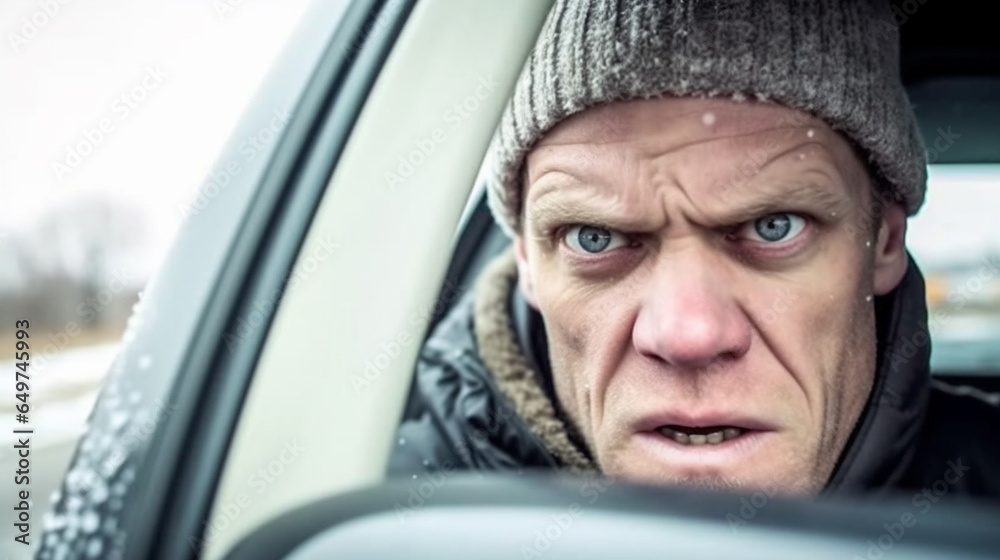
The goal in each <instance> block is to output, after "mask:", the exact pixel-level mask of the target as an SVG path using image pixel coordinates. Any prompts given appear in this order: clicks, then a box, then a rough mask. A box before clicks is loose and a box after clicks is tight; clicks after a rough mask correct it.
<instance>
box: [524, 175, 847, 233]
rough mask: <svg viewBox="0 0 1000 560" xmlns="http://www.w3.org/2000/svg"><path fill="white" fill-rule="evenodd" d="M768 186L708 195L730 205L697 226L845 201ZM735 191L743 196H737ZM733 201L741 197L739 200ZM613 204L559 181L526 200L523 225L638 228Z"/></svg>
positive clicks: (817, 191) (799, 185)
mask: <svg viewBox="0 0 1000 560" xmlns="http://www.w3.org/2000/svg"><path fill="white" fill-rule="evenodd" d="M774 184H775V185H776V186H773V187H770V188H768V189H767V190H766V191H763V192H761V190H760V189H759V188H753V186H752V182H750V181H748V182H746V183H744V184H742V185H739V186H738V187H735V188H734V189H733V190H731V191H730V192H728V193H723V194H722V195H719V194H713V195H712V197H713V198H716V199H717V198H718V197H720V196H722V197H730V198H731V199H732V200H733V201H734V202H733V204H732V205H731V206H732V207H730V208H721V209H719V210H717V211H712V212H711V213H710V215H709V216H707V218H708V220H709V221H708V222H707V223H705V224H703V225H705V226H706V227H722V226H732V225H737V224H741V223H744V222H748V221H750V220H753V219H756V218H759V217H761V216H766V215H768V214H774V213H778V212H794V211H812V212H815V213H819V212H822V211H827V210H829V211H832V212H837V211H842V210H844V207H845V203H846V202H847V200H848V197H847V196H846V194H841V193H838V192H836V191H834V190H832V189H831V188H829V187H826V186H823V185H821V184H820V183H819V182H817V181H804V182H798V181H796V182H794V183H791V182H789V183H786V184H787V186H785V184H782V183H774ZM740 190H742V191H743V192H738V191H740ZM567 191H568V192H567ZM569 192H572V193H573V194H569ZM577 193H580V194H577ZM583 193H586V194H583ZM739 199H745V202H741V201H739ZM617 201H618V199H617V197H614V198H612V197H609V196H607V195H606V194H605V193H602V192H600V191H598V190H597V189H595V188H593V187H587V186H580V187H576V186H569V185H568V184H566V183H563V185H561V186H560V187H550V188H549V189H546V191H545V192H543V193H542V194H541V195H539V196H538V197H537V198H536V199H535V200H534V201H532V203H531V206H532V211H531V212H530V216H531V217H530V219H529V220H527V221H528V223H529V224H530V226H532V228H533V229H535V228H536V227H537V226H538V225H539V224H542V225H544V226H546V227H549V226H550V225H552V224H595V225H602V226H606V227H611V228H613V229H624V230H629V229H635V230H641V229H643V225H642V223H641V221H640V220H638V219H636V217H635V216H629V215H623V214H621V213H614V212H609V211H608V210H607V208H608V207H609V206H614V205H616V203H617ZM539 229H544V228H539ZM538 233H542V232H540V231H539V232H538Z"/></svg>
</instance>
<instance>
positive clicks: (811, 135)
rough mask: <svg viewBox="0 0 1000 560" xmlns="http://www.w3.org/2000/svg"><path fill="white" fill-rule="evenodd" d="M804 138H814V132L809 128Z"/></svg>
mask: <svg viewBox="0 0 1000 560" xmlns="http://www.w3.org/2000/svg"><path fill="white" fill-rule="evenodd" d="M806 136H808V137H809V138H812V137H813V136H816V131H815V130H813V129H811V128H810V129H809V132H806Z"/></svg>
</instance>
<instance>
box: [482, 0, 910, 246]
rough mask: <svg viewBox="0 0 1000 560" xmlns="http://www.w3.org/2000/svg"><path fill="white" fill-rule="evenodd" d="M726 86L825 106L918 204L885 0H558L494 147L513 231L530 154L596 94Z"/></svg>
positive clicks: (496, 175)
mask: <svg viewBox="0 0 1000 560" xmlns="http://www.w3.org/2000/svg"><path fill="white" fill-rule="evenodd" d="M667 96H678V97H683V96H702V97H716V96H727V97H733V98H735V99H738V100H739V99H748V100H758V101H767V102H774V103H778V104H781V105H784V106H787V107H791V108H794V109H798V110H801V111H804V112H805V113H808V114H810V115H814V116H816V117H818V118H820V119H822V120H824V121H825V122H827V123H828V124H829V125H830V126H831V127H832V128H833V129H834V130H837V131H839V132H841V133H842V134H843V135H845V136H846V137H847V138H848V139H850V140H851V141H852V142H853V143H854V144H856V145H857V146H858V147H859V148H860V150H861V151H862V152H863V153H864V154H866V155H867V157H868V160H869V161H868V164H869V168H870V169H871V170H872V171H873V172H874V173H875V174H876V175H877V178H878V179H879V180H880V181H881V182H882V183H885V184H886V185H887V186H889V187H891V188H892V190H893V191H894V192H895V194H896V196H897V198H898V199H899V201H900V202H901V203H902V204H903V206H904V208H905V209H906V211H907V213H908V214H910V215H912V214H914V213H915V212H916V211H917V209H918V208H919V207H920V205H921V204H922V202H923V198H924V191H925V188H926V161H925V152H924V147H923V143H922V141H921V138H920V135H919V131H918V128H917V124H916V119H915V117H914V114H913V110H912V108H911V106H910V103H909V100H908V99H907V96H906V92H905V90H904V89H903V86H902V82H901V80H900V75H899V33H898V28H897V27H896V25H895V24H894V22H893V19H892V17H891V13H890V11H889V6H888V3H887V2H879V1H876V0H808V1H806V0H739V1H737V0H713V1H711V2H709V1H697V0H694V1H692V0H687V1H685V0H556V2H555V4H554V6H553V8H552V11H551V13H550V14H549V17H548V19H547V20H546V23H545V25H544V26H543V28H542V31H541V33H540V35H539V38H538V42H537V44H536V46H535V48H534V50H533V52H532V54H531V55H530V57H529V59H528V61H527V64H526V66H525V68H524V70H523V71H522V74H521V76H520V78H519V80H518V83H517V85H516V88H515V91H514V95H513V97H512V99H511V101H510V103H509V104H508V106H507V108H506V110H505V111H504V114H503V118H502V120H501V122H500V125H499V127H498V129H497V132H496V134H495V136H494V139H493V143H492V145H491V151H492V154H491V155H492V159H493V161H494V166H495V167H494V168H493V170H492V173H491V176H490V178H489V179H488V181H489V183H488V185H487V191H488V196H489V203H490V208H491V209H492V211H493V213H494V216H495V217H496V218H497V220H498V222H499V223H500V225H501V226H502V227H503V228H504V229H505V231H507V233H508V234H511V235H513V233H514V232H515V231H517V230H518V227H519V224H518V219H519V216H520V213H521V208H520V203H521V202H520V201H521V194H520V188H521V185H520V179H521V178H520V171H521V168H522V166H523V163H524V158H525V155H526V154H527V153H528V152H529V151H530V150H531V148H532V147H533V146H534V144H535V143H536V142H538V140H539V139H540V138H541V137H542V136H543V135H544V134H545V133H546V132H547V131H549V130H550V129H551V128H552V127H554V126H555V125H556V124H558V123H559V122H561V121H562V120H564V119H566V118H567V117H569V116H571V115H573V114H575V113H578V112H580V111H582V110H584V109H587V108H588V107H592V106H595V105H598V104H602V103H607V102H614V101H627V100H634V99H646V98H656V97H667Z"/></svg>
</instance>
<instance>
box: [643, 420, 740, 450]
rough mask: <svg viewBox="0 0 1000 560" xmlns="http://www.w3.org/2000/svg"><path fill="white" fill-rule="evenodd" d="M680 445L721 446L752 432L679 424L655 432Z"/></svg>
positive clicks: (734, 427) (660, 428)
mask: <svg viewBox="0 0 1000 560" xmlns="http://www.w3.org/2000/svg"><path fill="white" fill-rule="evenodd" d="M656 431H657V432H659V433H660V434H661V435H663V436H664V437H666V438H667V439H670V440H673V441H674V442H676V443H678V444H680V445H694V446H697V445H721V444H723V443H726V442H729V441H734V440H737V439H739V438H740V437H742V436H744V435H746V434H748V433H749V432H751V431H753V430H749V429H745V428H739V427H736V426H707V427H690V426H681V425H679V424H670V425H666V426H660V427H659V428H657V430H656Z"/></svg>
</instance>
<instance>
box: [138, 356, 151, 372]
mask: <svg viewBox="0 0 1000 560" xmlns="http://www.w3.org/2000/svg"><path fill="white" fill-rule="evenodd" d="M151 365H153V358H152V357H150V355H149V354H143V355H142V356H141V357H140V358H139V369H149V366H151Z"/></svg>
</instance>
